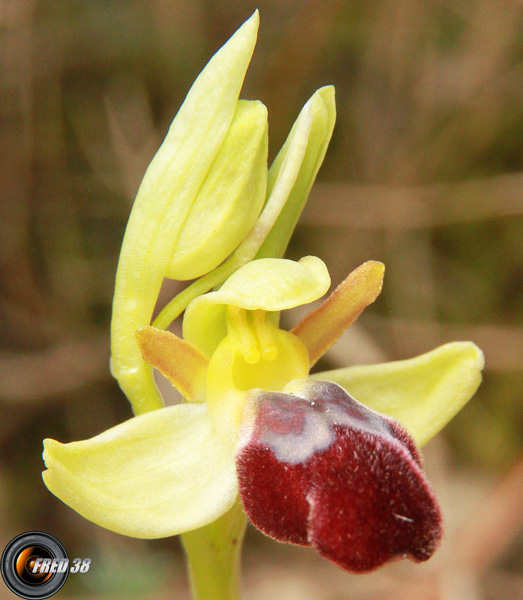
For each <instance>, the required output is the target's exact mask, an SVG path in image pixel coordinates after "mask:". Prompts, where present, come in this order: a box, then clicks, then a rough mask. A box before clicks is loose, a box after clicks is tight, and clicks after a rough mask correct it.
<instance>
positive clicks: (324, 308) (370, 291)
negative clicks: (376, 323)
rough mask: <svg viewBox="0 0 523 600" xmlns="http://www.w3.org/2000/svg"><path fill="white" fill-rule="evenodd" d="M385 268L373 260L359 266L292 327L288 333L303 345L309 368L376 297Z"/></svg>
mask: <svg viewBox="0 0 523 600" xmlns="http://www.w3.org/2000/svg"><path fill="white" fill-rule="evenodd" d="M384 272H385V265H384V264H383V263H381V262H378V261H375V260H369V261H368V262H366V263H363V264H362V265H361V266H359V267H358V268H357V269H355V270H354V271H352V273H351V274H350V275H349V276H348V277H347V278H346V279H345V280H344V281H342V282H341V283H340V285H339V286H338V287H337V288H336V289H335V290H334V291H333V292H332V294H331V295H330V296H329V297H328V298H327V299H326V300H325V302H323V304H322V305H321V306H319V307H318V308H317V309H316V310H313V311H312V312H310V313H309V314H308V315H307V316H306V317H305V318H304V319H303V320H302V321H300V322H299V323H298V325H296V327H294V329H293V330H292V333H294V334H295V335H297V336H298V337H299V338H300V339H301V341H302V342H303V343H304V344H305V347H306V348H307V351H308V353H309V360H310V365H311V367H312V365H313V364H314V363H315V362H316V361H317V360H318V359H319V358H321V357H322V356H323V354H325V352H327V350H328V349H329V348H330V347H331V346H332V344H334V342H335V341H336V340H337V339H338V338H339V337H340V335H341V334H342V333H343V332H344V331H345V329H347V327H349V325H351V324H352V323H353V322H354V321H355V320H356V319H357V318H358V317H359V315H360V314H361V312H362V311H363V309H364V308H365V307H367V306H368V305H369V304H372V302H374V300H376V298H377V297H378V296H379V293H380V292H381V287H382V284H383V274H384Z"/></svg>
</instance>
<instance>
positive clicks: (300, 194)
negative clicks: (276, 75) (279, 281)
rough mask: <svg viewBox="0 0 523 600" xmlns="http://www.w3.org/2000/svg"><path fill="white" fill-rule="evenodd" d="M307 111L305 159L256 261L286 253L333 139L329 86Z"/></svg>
mask: <svg viewBox="0 0 523 600" xmlns="http://www.w3.org/2000/svg"><path fill="white" fill-rule="evenodd" d="M306 109H307V110H310V111H311V115H312V124H311V128H310V131H309V132H308V139H307V149H306V152H305V156H304V157H303V159H302V162H301V165H300V170H299V173H298V176H297V178H296V181H295V182H294V186H293V188H292V191H291V192H290V194H289V197H288V200H287V202H286V204H285V206H284V208H283V210H282V211H281V213H280V215H279V217H278V219H277V221H276V223H275V225H274V227H273V228H272V229H271V231H270V233H269V235H268V236H267V238H266V239H265V241H264V242H263V244H262V246H261V248H260V250H259V251H258V254H257V255H256V257H257V258H263V257H268V256H274V257H280V256H283V254H284V253H285V250H286V248H287V244H288V243H289V240H290V238H291V235H292V232H293V231H294V228H295V227H296V223H297V222H298V219H299V217H300V215H301V213H302V211H303V208H304V207H305V204H306V202H307V198H308V197H309V192H310V190H311V187H312V185H313V183H314V180H315V178H316V175H317V173H318V171H319V169H320V167H321V164H322V162H323V159H324V157H325V153H326V152H327V147H328V145H329V141H330V139H331V136H332V131H333V129H334V124H335V122H336V103H335V99H334V87H333V86H331V85H329V86H325V87H322V88H320V89H319V90H318V91H317V92H316V93H315V94H313V96H312V97H311V98H310V100H309V101H308V102H307V104H306V105H305V107H304V110H306ZM297 125H298V121H296V123H295V124H294V125H293V127H292V129H291V132H290V134H289V136H288V138H287V141H286V142H285V144H284V145H283V147H282V148H281V150H280V152H279V153H278V155H277V156H276V158H275V159H274V162H273V163H272V165H271V168H270V170H269V177H268V181H267V194H268V195H269V194H270V193H271V192H272V190H273V187H274V184H275V182H276V181H277V179H278V177H279V174H280V172H281V170H282V168H283V167H284V166H285V162H286V160H287V154H288V151H289V148H290V145H291V143H292V141H293V139H294V137H295V135H296V133H297ZM302 135H303V134H302Z"/></svg>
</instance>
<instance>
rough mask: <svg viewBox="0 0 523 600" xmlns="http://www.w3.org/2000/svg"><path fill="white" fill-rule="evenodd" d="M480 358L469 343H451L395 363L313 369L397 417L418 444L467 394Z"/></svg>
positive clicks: (318, 375)
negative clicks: (320, 371)
mask: <svg viewBox="0 0 523 600" xmlns="http://www.w3.org/2000/svg"><path fill="white" fill-rule="evenodd" d="M483 366H484V357H483V353H482V352H481V350H480V349H479V348H478V347H477V346H476V345H475V344H473V343H472V342H453V343H450V344H445V345H444V346H440V347H439V348H436V349H435V350H432V351H431V352H427V353H426V354H422V355H420V356H417V357H416V358H411V359H408V360H400V361H396V362H389V363H383V364H378V365H363V366H356V367H347V368H344V369H336V370H334V371H324V372H323V373H316V374H315V375H314V376H313V377H314V378H315V379H325V380H328V381H334V382H335V383H338V384H339V385H341V386H342V387H344V388H345V389H346V390H347V391H348V392H349V393H350V394H351V395H352V396H354V398H356V400H359V401H360V402H362V403H363V404H366V405H367V406H369V407H370V408H372V409H374V410H376V411H378V412H381V413H384V414H387V415H389V416H391V417H393V418H394V419H396V420H398V421H399V422H400V423H401V424H402V425H403V426H404V427H405V428H406V429H407V431H408V432H409V433H410V434H411V435H412V436H413V437H414V439H415V440H416V442H417V443H418V444H419V445H423V444H425V443H426V442H428V441H429V440H430V439H431V438H432V437H434V436H435V435H436V434H437V433H438V432H439V431H440V430H441V429H443V427H444V426H445V425H446V424H447V423H448V422H449V421H450V420H451V419H452V417H453V416H454V415H455V414H456V413H457V412H458V411H459V410H461V408H462V407H463V406H464V405H465V404H466V403H467V402H468V401H469V400H470V398H472V396H473V395H474V393H475V391H476V390H477V388H478V386H479V384H480V383H481V371H482V369H483Z"/></svg>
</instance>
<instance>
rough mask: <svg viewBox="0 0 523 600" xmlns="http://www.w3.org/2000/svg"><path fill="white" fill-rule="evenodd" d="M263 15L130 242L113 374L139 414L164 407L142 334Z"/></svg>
mask: <svg viewBox="0 0 523 600" xmlns="http://www.w3.org/2000/svg"><path fill="white" fill-rule="evenodd" d="M258 23H259V18H258V13H257V12H256V13H255V14H254V15H253V16H252V17H251V18H250V19H249V20H248V21H247V22H246V23H245V24H244V25H243V26H242V27H240V29H239V30H238V31H237V32H236V33H235V34H234V35H233V36H232V37H231V39H230V40H229V41H228V42H227V43H226V44H225V45H224V46H223V47H222V48H221V49H220V50H219V51H218V52H217V53H216V54H215V55H214V56H213V58H212V59H211V60H210V61H209V63H208V65H207V66H206V67H205V69H204V70H203V71H202V73H201V74H200V75H199V77H198V78H197V79H196V81H195V82H194V84H193V86H192V88H191V89H190V91H189V93H188V94H187V97H186V99H185V101H184V103H183V105H182V107H181V108H180V110H179V112H178V114H177V116H176V118H175V119H174V121H173V123H172V125H171V128H170V129H169V132H168V134H167V137H166V139H165V141H164V143H163V144H162V146H161V148H160V149H159V151H158V153H157V154H156V156H155V157H154V159H153V161H152V162H151V164H150V165H149V168H148V169H147V172H146V174H145V176H144V179H143V181H142V184H141V186H140V189H139V191H138V195H137V198H136V201H135V203H134V206H133V210H132V212H131V216H130V218H129V223H128V225H127V229H126V232H125V237H124V240H123V243H122V250H121V253H120V260H119V263H118V271H117V274H116V284H115V293H114V301H113V318H112V324H111V344H112V346H111V352H112V361H111V369H112V372H113V375H114V376H115V377H116V379H117V380H118V383H119V384H120V386H121V387H122V389H123V391H124V392H125V393H126V395H127V397H128V398H129V400H130V401H131V403H132V404H133V408H134V410H135V412H136V413H142V412H146V411H148V410H153V409H155V408H159V407H161V406H162V405H163V404H162V401H161V398H160V396H159V394H158V392H157V390H156V388H155V386H154V382H153V378H152V371H151V369H150V367H148V366H147V365H146V364H145V363H144V361H143V359H142V356H141V354H140V350H139V349H138V347H137V345H136V343H135V340H134V332H135V331H136V330H137V329H139V328H140V327H144V326H146V325H150V323H151V317H152V314H153V310H154V307H155V305H156V300H157V298H158V294H159V292H160V287H161V285H162V281H163V279H164V277H165V275H166V272H167V270H168V267H169V265H171V266H172V253H173V249H174V247H175V245H176V241H177V239H178V235H179V233H180V230H181V228H182V226H183V223H184V221H185V219H186V218H187V215H188V214H189V211H190V208H191V205H192V202H193V201H194V199H195V197H196V196H197V193H198V191H199V189H200V186H201V185H202V183H203V181H204V179H205V177H206V175H207V173H208V172H209V169H210V167H211V165H212V163H213V160H214V158H215V156H216V154H217V152H218V151H219V149H220V146H221V145H222V143H223V140H224V138H225V136H226V134H227V131H228V129H229V126H230V124H231V121H232V119H233V115H234V113H235V110H236V106H237V101H238V96H239V93H240V88H241V86H242V83H243V79H244V77H245V72H246V70H247V66H248V64H249V61H250V58H251V55H252V52H253V50H254V45H255V43H256V35H257V31H258Z"/></svg>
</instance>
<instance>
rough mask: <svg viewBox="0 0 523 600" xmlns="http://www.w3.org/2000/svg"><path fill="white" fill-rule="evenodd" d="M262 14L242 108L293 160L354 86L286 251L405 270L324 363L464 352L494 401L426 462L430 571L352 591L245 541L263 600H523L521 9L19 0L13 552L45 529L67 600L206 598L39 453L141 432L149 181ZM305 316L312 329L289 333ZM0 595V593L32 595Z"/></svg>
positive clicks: (2, 505) (8, 524)
mask: <svg viewBox="0 0 523 600" xmlns="http://www.w3.org/2000/svg"><path fill="white" fill-rule="evenodd" d="M256 7H258V8H259V9H260V12H261V30H260V35H259V41H258V46H257V49H256V51H255V55H254V58H253V61H252V64H251V67H250V70H249V72H248V75H247V80H246V83H245V86H244V90H243V94H242V96H243V97H245V98H259V99H261V100H262V101H263V102H264V103H265V104H266V105H267V106H268V109H269V120H270V154H271V158H272V157H274V155H275V152H276V151H277V149H278V148H279V146H280V144H281V143H282V142H283V141H284V139H285V136H286V135H287V132H288V130H289V128H290V126H291V125H292V122H293V120H294V118H295V117H296V115H297V114H298V112H299V110H300V108H301V106H302V105H303V103H304V102H305V101H306V100H307V98H308V97H309V96H310V95H311V94H312V93H313V92H314V90H315V89H316V88H317V87H319V86H321V85H324V84H328V83H332V84H334V85H335V86H336V93H337V106H338V121H337V126H336V129H335V132H334V136H333V140H332V143H331V146H330V150H329V152H328V154H327V158H326V160H325V163H324V166H323V168H322V170H321V172H320V175H319V178H318V183H317V185H316V186H315V188H314V190H313V193H312V194H311V199H310V202H309V205H308V208H307V210H306V212H305V214H304V215H303V219H302V221H301V224H300V226H299V227H298V229H297V232H296V235H295V238H294V240H293V243H292V246H291V248H290V249H289V255H290V256H292V257H295V258H298V257H300V256H303V255H304V254H316V255H318V256H320V257H321V258H322V259H323V260H325V262H326V263H327V265H328V266H329V269H330V271H331V275H332V278H333V282H334V283H338V282H339V281H340V280H341V279H342V278H343V277H344V276H345V275H346V274H347V273H348V272H349V271H350V270H352V269H353V268H354V267H356V266H357V265H358V264H360V263H361V262H363V261H365V260H367V259H370V258H373V259H378V260H382V261H383V262H385V264H386V266H387V273H386V279H385V288H384V292H383V293H382V295H381V297H380V298H379V299H378V301H377V302H376V303H375V304H374V305H373V306H372V307H370V308H369V309H368V310H367V311H366V312H365V314H364V315H363V316H362V317H361V318H360V320H359V321H358V323H357V324H356V325H355V326H354V327H353V328H352V329H351V330H350V331H349V332H348V333H346V334H345V335H344V336H343V338H342V340H341V341H340V342H339V343H338V344H337V346H336V347H335V348H334V349H333V351H332V353H331V355H330V358H329V359H328V360H327V361H325V362H324V363H323V365H322V366H324V367H325V366H328V367H334V366H342V365H346V364H355V363H361V362H377V361H381V360H391V359H398V358H406V357H410V356H413V355H415V354H418V353H421V352H424V351H427V350H430V349H432V348H433V347H435V346H436V345H438V344H441V343H444V342H448V341H452V340H458V339H460V340H461V339H462V340H472V341H474V342H476V343H477V344H478V345H479V346H480V347H481V348H482V349H483V350H484V352H485V355H486V360H487V364H486V371H485V377H484V383H483V385H482V387H481V389H480V391H479V392H478V394H477V395H476V397H475V398H474V399H473V401H472V402H471V403H470V404H469V406H468V407H467V408H466V409H465V410H463V411H462V413H461V414H460V415H459V416H458V417H457V418H456V419H455V420H454V421H453V423H452V424H451V425H450V426H448V427H447V428H446V430H445V431H444V433H443V434H441V435H440V436H438V438H437V439H435V440H433V441H432V442H431V443H430V444H429V445H428V446H427V447H426V449H425V450H426V452H425V454H426V461H427V470H428V472H429V475H430V477H431V479H432V481H433V484H434V487H435V489H436V492H437V493H438V495H439V497H440V499H441V501H442V504H443V507H444V511H445V517H446V523H447V534H446V539H445V543H444V545H443V547H442V548H441V550H440V551H439V552H438V553H437V554H436V556H435V557H434V558H433V559H432V560H431V561H429V562H428V563H427V564H424V565H422V566H416V565H412V564H410V563H397V564H394V565H391V566H389V567H386V568H385V569H383V570H381V571H379V572H378V573H375V574H373V575H371V576H352V575H350V574H347V573H344V572H342V571H340V570H338V569H337V568H336V567H334V566H332V565H330V564H328V563H327V562H325V561H323V560H322V559H320V558H319V557H317V556H316V555H315V554H314V553H313V552H312V551H309V550H307V549H302V548H294V547H290V546H281V545H278V544H277V543H276V542H273V541H271V540H269V539H266V538H264V537H263V536H262V535H261V534H259V533H257V532H255V531H253V530H252V529H251V530H249V532H248V536H247V542H246V546H245V550H244V565H245V568H244V587H245V598H246V600H258V599H260V600H261V599H269V598H281V599H282V600H291V599H292V600H294V599H303V598H311V599H313V600H316V599H317V600H341V599H345V598H350V599H351V600H371V599H391V600H395V599H398V600H399V599H401V600H409V599H415V600H490V599H493V600H494V599H496V600H499V599H503V600H512V599H514V600H516V599H520V598H521V597H523V558H522V557H523V535H522V514H523V505H522V504H523V463H522V462H521V456H522V441H523V416H522V396H523V327H522V324H521V319H522V316H523V45H522V44H523V3H522V2H520V1H517V0H439V1H438V0H405V1H403V2H395V1H394V0H375V1H368V0H323V1H322V2H316V1H312V0H307V1H298V0H295V1H285V0H265V1H260V2H257V3H255V2H251V1H244V2H240V1H239V0H236V1H230V0H229V1H227V2H226V1H225V0H216V1H210V0H195V1H192V2H183V1H179V0H150V1H146V0H129V1H127V2H123V1H117V0H68V1H65V2H64V1H63V0H0V43H1V46H0V61H1V62H0V64H1V71H0V114H1V129H0V152H1V154H0V156H1V159H0V172H1V178H2V179H1V199H0V211H1V213H0V214H1V223H0V343H1V350H0V410H1V419H0V445H1V455H0V547H1V548H2V549H3V547H4V546H5V544H6V543H7V542H8V541H9V540H10V539H11V538H12V537H14V536H15V535H17V534H19V533H22V532H24V531H27V530H32V529H36V530H43V531H48V532H49V533H51V534H53V535H55V536H56V537H58V538H59V539H60V540H61V541H62V542H63V544H64V545H65V547H66V548H67V550H68V552H69V555H70V557H73V555H74V556H75V557H76V556H80V557H86V556H88V557H92V558H93V563H92V567H91V570H90V572H89V573H88V574H87V575H83V576H82V577H79V576H71V577H70V579H69V581H68V583H67V585H66V587H64V588H63V590H62V591H61V592H60V593H59V595H58V596H57V597H61V598H64V599H65V598H85V599H86V600H87V599H89V600H91V599H94V598H103V599H117V598H176V599H177V600H186V599H188V598H189V595H188V589H187V582H186V577H185V570H184V564H183V557H182V554H181V550H180V548H179V545H178V541H177V540H175V539H167V540H160V541H154V542H144V541H136V540H132V539H128V538H124V537H121V536H118V535H116V534H112V533H109V532H106V531H104V530H102V529H101V528H98V527H96V526H95V525H92V524H91V523H89V522H87V521H85V520H83V519H82V518H81V517H79V516H78V515H77V514H76V513H74V512H73V511H71V510H70V509H68V508H67V507H65V506H64V505H62V503H61V502H59V501H58V500H57V499H55V498H54V497H53V496H52V495H51V494H50V493H49V492H48V491H47V490H46V488H45V487H44V485H43V483H42V481H41V477H40V472H41V470H42V462H41V457H40V454H41V441H42V439H43V438H45V437H54V438H56V439H59V440H61V441H72V440H76V439H83V438H86V437H91V436H93V435H95V434H97V433H99V432H101V431H102V430H104V429H106V428H107V427H109V426H111V425H113V424H116V423H118V422H120V421H122V420H124V419H126V418H129V417H130V416H131V412H130V408H129V406H128V404H127V402H126V400H125V398H124V397H123V395H122V394H121V393H120V391H119V389H118V387H117V385H116V383H115V382H114V381H113V380H112V379H111V376H110V374H109V368H108V358H109V338H108V332H109V321H110V310H111V297H112V288H113V282H114V274H115V268H116V263H117V257H118V251H119V247H120V243H121V239H122V235H123V232H124V228H125V223H126V219H127V217H128V214H129V211H130V207H131V204H132V200H133V198H134V195H135V193H136V190H137V187H138V185H139V182H140V180H141V177H142V175H143V173H144V171H145V168H146V166H147V164H148V162H149V161H150V159H151V158H152V156H153V154H154V152H155V151H156V149H157V147H158V146H159V144H160V142H161V140H162V139H163V136H164V135H165V133H166V130H167V127H168V125H169V123H170V121H171V120H172V118H173V117H174V115H175V113H176V111H177V109H178V107H179V106H180V104H181V102H182V100H183V98H184V95H185V94H186V92H187V90H188V88H189V87H190V85H191V83H192V81H193V80H194V78H195V76H196V75H197V74H198V72H199V71H200V70H201V69H202V67H203V66H204V64H205V63H206V62H207V60H208V59H209V58H210V56H211V55H212V54H213V53H214V52H215V51H216V50H217V49H218V48H219V46H220V45H221V44H222V43H223V42H225V41H226V39H227V38H228V37H229V36H230V35H231V34H232V33H233V32H234V30H235V29H236V28H237V27H238V26H239V25H240V24H241V23H242V22H243V21H244V20H245V19H246V18H247V17H248V16H249V15H250V14H251V13H252V11H253V10H254V8H256ZM295 318H297V317H295ZM13 597H14V595H12V594H10V592H8V590H7V588H5V586H3V584H0V598H13Z"/></svg>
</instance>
